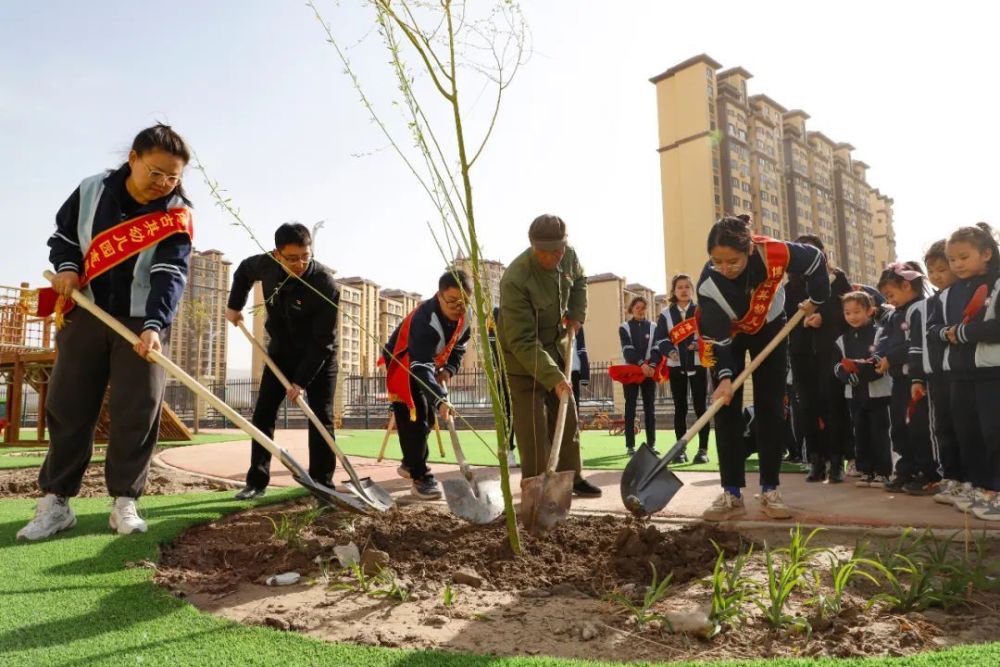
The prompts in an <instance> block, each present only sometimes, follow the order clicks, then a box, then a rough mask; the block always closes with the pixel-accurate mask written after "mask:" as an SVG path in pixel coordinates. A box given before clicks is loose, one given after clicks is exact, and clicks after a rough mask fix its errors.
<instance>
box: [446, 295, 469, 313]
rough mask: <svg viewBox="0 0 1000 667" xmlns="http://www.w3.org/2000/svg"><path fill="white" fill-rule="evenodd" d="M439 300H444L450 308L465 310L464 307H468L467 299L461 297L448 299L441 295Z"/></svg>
mask: <svg viewBox="0 0 1000 667" xmlns="http://www.w3.org/2000/svg"><path fill="white" fill-rule="evenodd" d="M441 300H442V301H444V305H446V306H448V307H450V308H461V309H462V310H465V309H466V308H468V307H469V300H468V299H463V298H461V297H459V298H457V299H449V298H447V297H441Z"/></svg>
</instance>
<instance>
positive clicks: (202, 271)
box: [169, 250, 232, 382]
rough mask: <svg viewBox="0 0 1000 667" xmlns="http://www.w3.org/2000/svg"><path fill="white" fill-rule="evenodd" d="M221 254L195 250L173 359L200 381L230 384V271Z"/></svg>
mask: <svg viewBox="0 0 1000 667" xmlns="http://www.w3.org/2000/svg"><path fill="white" fill-rule="evenodd" d="M231 264H232V263H231V262H229V261H228V260H226V259H223V256H222V252H220V251H218V250H205V251H198V250H194V251H192V253H191V261H190V264H189V266H188V280H187V284H186V285H185V286H184V296H183V297H182V298H181V302H180V305H179V306H178V309H177V314H176V315H175V317H174V321H173V324H172V325H171V327H170V351H169V352H170V358H171V359H172V360H173V361H174V363H176V364H177V365H178V366H180V367H181V368H183V369H184V370H185V371H186V372H187V373H188V374H190V375H192V376H194V377H195V378H197V379H199V380H205V381H210V382H225V381H226V354H227V352H228V348H227V334H228V329H227V324H226V302H227V299H228V297H229V267H230V265H231Z"/></svg>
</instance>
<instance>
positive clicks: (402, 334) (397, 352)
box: [379, 270, 472, 500]
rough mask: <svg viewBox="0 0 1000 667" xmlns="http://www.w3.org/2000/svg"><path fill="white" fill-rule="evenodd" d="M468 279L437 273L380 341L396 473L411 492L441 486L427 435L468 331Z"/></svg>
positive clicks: (427, 496)
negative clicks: (397, 454)
mask: <svg viewBox="0 0 1000 667" xmlns="http://www.w3.org/2000/svg"><path fill="white" fill-rule="evenodd" d="M471 292H472V283H471V282H470V281H469V276H468V275H466V274H465V272H464V271H457V270H456V271H448V272H447V273H445V274H443V275H442V276H441V278H440V279H438V291H437V293H436V294H435V295H434V296H433V297H431V298H430V299H427V300H426V301H424V302H423V303H421V304H420V305H419V306H417V308H416V309H415V310H414V311H413V312H412V313H410V314H409V315H407V316H406V318H405V319H404V320H403V321H402V323H400V325H399V326H398V327H397V328H396V330H395V331H393V332H392V335H391V336H390V337H389V341H388V343H386V346H385V349H384V350H383V351H382V359H381V360H380V362H379V363H380V365H382V364H384V365H385V367H386V378H385V379H386V389H387V390H388V393H389V400H391V401H392V413H393V416H394V417H395V419H396V429H397V430H398V431H399V445H400V447H401V448H402V450H403V463H402V465H400V466H399V470H398V472H399V474H400V476H401V477H404V478H406V479H411V480H413V490H412V493H413V495H414V496H415V497H416V498H419V499H421V500H436V499H438V498H440V497H441V489H440V487H439V486H438V483H437V481H436V480H435V479H434V475H432V474H431V471H430V468H428V467H427V455H428V449H427V436H428V435H430V432H431V429H432V428H433V427H434V422H435V420H436V419H440V420H441V421H447V420H448V416H449V415H450V414H451V405H450V404H449V402H448V387H447V383H448V381H449V380H451V378H453V377H454V376H455V374H456V373H458V369H459V367H460V366H461V365H462V358H463V357H464V356H465V348H466V345H468V342H469V338H470V337H471V335H472V334H471V330H470V328H469V321H468V319H466V316H465V311H466V307H467V306H468V298H469V297H468V295H469V294H470V293H471Z"/></svg>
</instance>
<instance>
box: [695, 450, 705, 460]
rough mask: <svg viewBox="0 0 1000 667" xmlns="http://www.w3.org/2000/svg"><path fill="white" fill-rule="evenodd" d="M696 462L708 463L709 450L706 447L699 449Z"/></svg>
mask: <svg viewBox="0 0 1000 667" xmlns="http://www.w3.org/2000/svg"><path fill="white" fill-rule="evenodd" d="M694 462H695V463H708V452H707V451H706V450H704V449H699V450H698V453H697V454H695V455H694Z"/></svg>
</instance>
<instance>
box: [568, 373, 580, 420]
mask: <svg viewBox="0 0 1000 667" xmlns="http://www.w3.org/2000/svg"><path fill="white" fill-rule="evenodd" d="M569 375H570V377H569V381H570V384H572V385H573V401H574V402H575V403H576V416H577V417H579V416H580V371H573V372H572V373H570V374H569Z"/></svg>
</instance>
